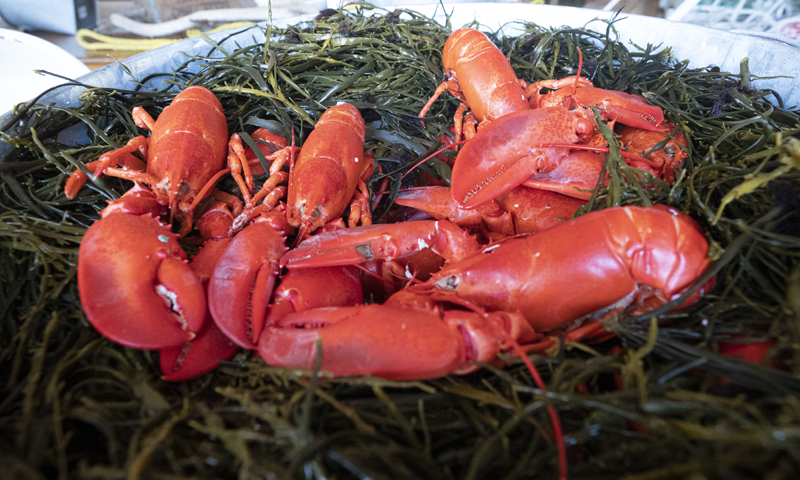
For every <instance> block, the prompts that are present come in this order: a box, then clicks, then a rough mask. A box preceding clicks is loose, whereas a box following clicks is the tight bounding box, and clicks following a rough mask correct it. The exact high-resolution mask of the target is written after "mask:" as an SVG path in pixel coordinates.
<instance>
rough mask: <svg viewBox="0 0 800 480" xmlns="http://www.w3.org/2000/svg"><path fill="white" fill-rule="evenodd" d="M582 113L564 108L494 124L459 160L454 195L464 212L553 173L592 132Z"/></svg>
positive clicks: (465, 148) (533, 112) (515, 115)
mask: <svg viewBox="0 0 800 480" xmlns="http://www.w3.org/2000/svg"><path fill="white" fill-rule="evenodd" d="M585 115H586V114H585V113H584V112H583V111H581V110H566V109H564V108H560V107H550V108H539V109H536V110H527V111H521V112H516V113H512V114H509V115H506V116H504V117H501V118H499V119H497V120H495V121H494V122H492V123H491V124H490V125H489V126H488V127H486V128H484V129H483V130H481V131H479V132H478V133H477V135H475V136H474V137H473V138H472V140H470V141H469V142H467V143H466V144H465V145H464V146H463V147H462V149H461V151H460V152H459V153H458V156H457V157H456V162H455V166H454V167H453V175H452V184H451V190H452V192H453V199H455V201H456V202H457V203H458V204H460V205H461V206H463V207H464V208H475V207H477V206H479V205H482V204H484V203H486V202H489V201H491V200H494V199H495V198H497V197H498V196H500V195H502V194H504V193H506V192H508V191H509V190H511V189H512V188H514V187H516V186H518V185H520V184H522V183H523V182H524V181H525V180H527V179H528V177H530V176H531V175H534V174H536V173H538V172H546V171H549V170H552V169H553V168H555V167H556V166H557V165H558V164H559V162H560V160H561V159H562V158H564V157H566V156H567V155H568V154H569V150H568V149H567V148H555V147H542V145H553V144H556V145H563V144H575V143H578V142H579V141H581V140H582V139H584V138H586V137H587V136H588V135H590V134H591V133H592V132H593V131H594V127H595V125H594V120H592V119H589V118H586V116H585Z"/></svg>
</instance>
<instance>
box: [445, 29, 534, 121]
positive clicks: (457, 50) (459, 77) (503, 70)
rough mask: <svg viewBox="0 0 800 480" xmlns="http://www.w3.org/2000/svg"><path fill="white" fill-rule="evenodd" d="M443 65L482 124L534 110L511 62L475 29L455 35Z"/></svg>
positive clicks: (447, 47)
mask: <svg viewBox="0 0 800 480" xmlns="http://www.w3.org/2000/svg"><path fill="white" fill-rule="evenodd" d="M442 63H443V64H444V68H445V71H446V72H447V74H448V76H449V77H450V78H451V80H456V81H457V82H458V86H459V88H460V89H461V92H463V95H464V98H465V99H466V103H467V105H469V108H470V110H472V113H473V114H474V115H475V118H477V120H478V121H480V122H482V121H484V120H489V121H493V120H495V119H497V118H500V117H502V116H503V115H507V114H509V113H513V112H518V111H521V110H528V109H530V106H529V105H528V101H527V100H526V98H525V93H524V91H523V89H522V86H521V85H520V82H519V80H518V79H517V75H516V74H515V73H514V69H513V68H511V62H510V61H509V60H508V58H506V56H505V55H504V54H503V52H501V51H500V49H498V48H497V47H496V46H495V45H494V43H492V41H491V40H489V38H488V37H487V36H486V35H484V34H483V33H481V32H479V31H477V30H474V29H472V28H460V29H458V30H456V31H455V32H453V33H452V34H451V35H450V36H449V37H448V38H447V41H446V42H445V44H444V49H443V50H442Z"/></svg>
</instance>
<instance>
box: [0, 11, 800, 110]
mask: <svg viewBox="0 0 800 480" xmlns="http://www.w3.org/2000/svg"><path fill="white" fill-rule="evenodd" d="M499 1H503V2H504V3H517V2H521V1H523V0H499ZM342 2H343V0H306V1H295V0H271V1H270V0H24V1H19V0H0V58H2V59H3V60H4V61H5V62H6V64H7V65H9V64H10V65H14V67H15V68H4V69H2V71H0V87H1V88H3V91H4V92H6V93H7V94H6V95H4V98H3V99H0V113H2V112H5V111H7V110H9V109H10V108H11V106H13V105H14V104H15V103H17V102H21V101H25V100H27V99H29V98H31V97H32V96H34V95H35V94H37V93H38V92H40V91H42V90H43V89H45V88H47V87H48V86H50V85H55V84H58V83H60V82H62V81H63V80H61V79H59V78H56V77H53V76H45V75H40V74H38V75H37V74H35V73H34V70H37V69H42V70H47V71H49V72H53V73H57V74H59V75H63V76H65V77H69V78H76V77H78V76H80V75H83V74H84V73H87V72H89V71H91V70H95V69H97V68H100V67H102V66H104V65H108V64H109V63H113V62H116V61H117V60H121V59H124V58H126V57H129V56H131V55H135V54H137V53H140V52H142V51H146V50H149V49H152V48H156V47H159V46H162V45H165V44H167V43H170V42H175V41H178V40H181V39H184V38H187V37H191V36H196V35H200V32H208V31H212V30H214V29H222V28H229V27H231V26H236V25H238V24H242V23H252V22H259V21H265V20H268V19H270V18H271V19H273V20H277V19H283V18H289V17H295V16H298V15H316V14H318V13H319V12H320V11H321V10H324V9H327V8H337V7H338V6H340V5H341V4H342ZM461 2H470V0H461ZM371 3H373V4H374V5H376V6H379V7H385V8H391V7H393V6H395V5H411V4H421V3H439V2H432V0H372V1H371ZM449 3H456V2H450V1H444V4H445V5H447V4H449ZM525 3H534V4H549V5H561V6H569V7H579V8H588V9H597V10H613V11H619V10H621V11H622V12H623V13H627V14H637V15H647V16H653V17H661V18H666V19H669V20H675V21H681V22H688V23H694V24H699V25H704V26H708V27H715V28H722V29H727V30H736V31H747V32H751V33H752V34H755V35H759V36H764V37H767V38H770V39H774V40H776V41H785V42H789V43H792V40H797V39H800V0H644V1H634V0H532V1H531V0H526V1H525ZM792 44H794V45H800V44H798V43H792Z"/></svg>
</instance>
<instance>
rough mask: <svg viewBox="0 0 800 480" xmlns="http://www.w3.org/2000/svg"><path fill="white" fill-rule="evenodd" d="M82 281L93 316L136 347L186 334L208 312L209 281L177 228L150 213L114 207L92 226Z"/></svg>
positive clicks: (179, 339) (156, 345)
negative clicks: (196, 268)
mask: <svg viewBox="0 0 800 480" xmlns="http://www.w3.org/2000/svg"><path fill="white" fill-rule="evenodd" d="M121 208H122V207H119V209H121ZM78 286H79V288H80V296H81V303H82V304H83V309H84V311H85V312H86V316H87V318H88V319H89V322H91V324H92V325H93V326H94V327H95V328H96V329H97V331H99V332H100V333H101V334H103V335H104V336H105V337H107V338H109V339H111V340H112V341H114V342H117V343H120V344H122V345H125V346H128V347H132V348H140V349H160V348H164V347H170V346H174V345H180V344H182V343H184V342H187V341H189V340H191V339H192V338H193V337H194V336H195V333H196V332H198V331H199V330H200V328H201V327H202V325H203V320H204V319H205V315H206V301H205V293H204V292H203V286H202V285H201V283H200V281H199V280H198V278H197V277H196V276H195V274H194V273H193V272H192V270H191V269H190V268H189V266H188V265H187V263H186V254H185V253H184V252H183V249H181V247H180V245H178V241H177V236H176V235H175V234H173V233H172V232H171V231H170V228H169V226H167V225H164V224H162V223H160V222H159V221H158V220H156V219H155V218H153V217H152V216H150V215H149V214H144V215H134V214H128V213H125V212H124V211H119V210H118V209H117V208H114V209H112V210H111V211H110V213H108V214H107V215H106V216H105V217H104V218H102V219H101V220H98V221H96V222H95V223H93V224H92V226H91V227H89V230H87V232H86V235H85V236H84V237H83V241H82V242H81V247H80V252H79V261H78Z"/></svg>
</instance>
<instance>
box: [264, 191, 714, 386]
mask: <svg viewBox="0 0 800 480" xmlns="http://www.w3.org/2000/svg"><path fill="white" fill-rule="evenodd" d="M408 223H409V222H407V223H406V224H402V225H390V226H382V228H384V230H380V232H381V234H379V235H375V234H374V231H373V230H374V229H375V228H376V227H375V226H373V227H369V228H364V227H358V228H356V229H349V230H348V231H347V232H346V233H347V236H342V235H340V232H332V233H323V234H321V235H318V236H317V237H314V238H312V239H310V240H308V241H306V242H304V243H303V244H301V245H300V247H299V248H297V249H295V250H292V251H289V252H288V253H286V255H284V257H283V258H282V259H281V263H282V264H285V265H286V266H287V267H288V268H289V269H294V268H305V267H308V266H314V265H332V264H346V263H356V262H360V261H363V260H364V259H372V258H375V257H376V256H378V255H379V254H380V255H383V256H384V258H385V257H386V256H390V257H397V256H399V255H401V254H404V253H406V252H407V251H410V250H414V248H411V247H413V245H414V244H415V243H416V244H417V245H418V246H417V249H419V248H424V247H427V246H429V245H432V244H435V245H436V248H435V251H439V252H443V251H445V250H446V249H447V248H450V247H448V245H447V244H446V243H445V242H446V241H447V240H448V239H450V238H453V239H459V242H461V239H462V238H463V237H462V236H458V235H455V236H448V237H444V236H439V237H437V238H435V239H434V238H431V237H428V238H425V239H424V240H423V241H420V239H419V237H418V236H414V235H409V229H408V228H407V226H408ZM445 223H446V222H445V221H444V220H443V221H440V222H438V225H439V226H441V225H443V224H445ZM392 230H393V231H394V234H390V233H389V232H390V231H392ZM432 230H433V229H431V230H427V231H432ZM361 231H363V232H364V234H365V235H366V234H369V235H367V236H362V235H360V234H359V232H361ZM384 232H386V233H384ZM386 245H392V247H390V248H389V247H386ZM462 245H463V243H462ZM469 248H471V247H466V249H464V248H459V249H458V250H459V251H461V252H464V253H466V252H467V251H468V249H469ZM365 252H369V254H365ZM381 252H382V253H381ZM707 254H708V242H707V241H706V239H705V237H704V236H703V235H702V233H701V231H700V229H699V227H698V226H697V224H696V223H695V222H694V221H693V220H691V218H689V217H688V216H687V215H684V214H680V213H677V212H676V211H674V210H672V209H666V208H663V207H662V208H658V209H656V208H642V207H618V208H611V209H606V210H601V211H598V212H594V213H590V214H587V215H584V216H582V217H579V218H577V219H574V220H571V221H569V222H565V223H563V224H561V225H559V226H556V227H553V228H550V229H547V230H545V231H543V232H541V233H538V234H536V235H529V236H524V237H519V238H513V239H509V240H506V241H502V242H500V243H496V244H492V245H490V246H487V247H483V248H479V250H477V251H476V253H473V254H471V255H468V256H466V257H465V258H463V259H462V260H455V258H456V257H455V256H451V257H450V258H451V259H453V261H452V262H451V263H450V264H449V265H447V266H445V268H443V269H442V270H441V271H440V272H438V273H436V274H434V275H433V277H432V278H431V279H430V280H428V281H427V282H425V283H422V284H418V285H413V286H410V287H407V288H406V289H405V290H404V291H402V292H400V293H398V294H396V296H395V297H397V298H395V297H392V298H391V299H390V300H389V301H388V302H387V304H386V305H384V306H382V307H375V306H371V307H357V308H354V309H350V310H347V312H344V313H343V312H341V311H339V310H324V311H309V312H307V313H299V314H294V315H289V316H287V317H285V318H284V319H283V320H281V321H280V322H278V323H276V324H273V325H271V326H269V327H268V328H267V329H266V330H265V331H264V333H263V334H262V342H265V341H266V342H268V343H265V344H263V345H262V344H259V351H260V353H261V355H262V357H263V358H264V359H265V360H266V361H267V362H268V363H271V364H275V365H283V366H287V367H300V368H311V367H312V366H313V362H314V358H315V353H314V352H315V351H316V350H315V346H314V345H315V342H316V341H317V339H321V340H322V345H323V348H324V349H325V350H324V354H323V364H322V368H323V369H325V370H332V371H334V372H340V373H358V374H373V375H381V376H386V377H387V378H398V379H399V378H404V379H408V378H431V377H434V376H440V375H443V374H444V373H453V372H457V371H462V370H468V369H470V368H471V362H472V361H474V360H476V359H478V357H477V356H476V353H475V352H478V351H484V352H485V351H487V350H485V349H484V350H482V349H481V348H479V347H480V346H481V345H484V346H485V345H494V346H495V347H496V346H497V345H505V347H502V348H500V349H499V350H503V349H505V348H507V346H508V345H509V344H510V343H509V342H511V341H516V342H519V343H531V342H532V341H534V340H536V339H537V338H538V336H537V335H536V334H535V333H533V331H537V332H548V331H552V330H554V329H557V328H563V327H568V326H569V327H572V328H574V327H576V326H578V323H576V322H582V321H584V320H586V319H588V318H594V316H598V315H600V316H602V315H604V314H607V313H608V312H609V311H611V310H615V309H623V308H626V307H628V306H629V305H630V306H633V308H638V309H651V308H653V307H654V306H657V305H660V304H663V303H664V302H667V301H670V300H673V299H675V298H677V297H678V296H679V295H681V294H682V293H683V291H684V290H685V289H686V288H687V287H688V286H689V285H690V284H691V283H692V282H693V281H694V280H696V279H697V278H698V277H699V276H700V275H701V274H702V273H703V271H704V270H705V268H706V267H707V266H708V264H709V259H708V256H707ZM420 299H421V300H420ZM427 299H430V300H433V301H436V302H439V303H440V304H442V303H441V302H445V303H444V304H448V303H449V304H454V305H474V306H477V307H479V309H478V310H475V309H473V310H475V311H477V312H480V311H481V310H480V309H485V310H486V311H488V312H497V313H499V312H519V313H520V314H521V315H522V316H523V317H524V318H525V319H526V320H527V322H528V324H529V325H530V326H531V327H532V329H533V330H528V329H526V328H522V327H519V326H517V325H516V324H515V323H514V321H513V318H512V317H513V315H511V314H508V313H506V315H507V317H504V318H506V323H501V324H497V323H496V322H497V320H496V318H495V317H492V316H491V315H489V316H486V315H483V314H480V315H477V316H476V317H472V316H470V318H472V320H468V321H467V320H463V321H461V322H460V323H459V321H453V322H451V321H449V320H447V318H449V317H441V315H442V311H441V309H438V310H437V309H434V310H433V312H434V313H435V315H434V314H433V313H432V312H431V311H428V310H430V309H429V308H428V309H426V308H418V307H420V305H424V303H425V302H426V301H428V300H427ZM693 300H696V298H694V299H693ZM396 308H400V309H402V312H399V313H397V314H395V313H389V312H390V310H392V309H396ZM417 312H419V313H417ZM436 312H438V313H436ZM462 313H463V312H462ZM459 315H460V314H459ZM384 316H387V317H386V318H392V320H386V322H384V320H383V318H384ZM414 316H419V320H411V318H412V317H414ZM437 318H440V319H441V321H442V322H443V323H441V324H438V326H435V327H434V326H429V325H427V324H428V323H430V322H433V321H434V320H435V319H437ZM370 325H373V326H370ZM417 325H421V326H419V327H417ZM422 325H424V326H422ZM498 325H502V326H503V328H500V327H498ZM432 328H435V329H438V330H440V331H439V333H437V338H436V339H434V338H432V337H431V336H432V331H430V330H429V329H432ZM373 329H380V330H379V332H378V333H375V336H374V337H373V336H372V334H371V332H372V330H373ZM595 330H597V328H595ZM512 332H517V333H516V334H513V335H512ZM514 335H520V336H519V337H514ZM442 336H447V337H448V338H449V340H447V342H449V343H447V344H448V345H450V347H448V348H452V349H453V350H450V351H449V353H448V354H447V355H445V356H446V357H448V358H458V359H461V360H460V363H459V362H456V363H457V364H451V369H450V370H449V371H444V370H443V369H442V367H441V363H440V362H441V359H442V358H443V357H442V355H443V354H442V353H441V350H440V348H442V347H440V345H442V343H441V342H445V340H442ZM276 338H280V342H278V341H277V340H276ZM348 338H352V339H353V340H352V342H348V341H347V339H348ZM389 338H391V340H388V339H389ZM387 341H389V342H390V343H391V345H392V346H394V345H397V346H398V347H397V348H398V350H397V353H396V356H392V357H391V358H386V357H387V355H388V353H387V352H389V351H390V348H389V347H387V346H386V343H385V342H387ZM400 345H403V346H404V347H405V348H403V349H402V350H401V349H400V348H399V346H400ZM431 345H434V346H432V347H431V348H430V349H429V346H431ZM391 348H394V347H391ZM487 348H488V347H487ZM492 348H494V347H492ZM489 350H491V348H490V349H489ZM499 350H495V352H497V351H499ZM354 351H358V352H360V353H359V354H358V355H359V358H361V359H363V358H367V357H380V356H383V357H382V359H381V360H380V361H379V365H381V366H378V367H374V368H373V366H372V364H371V363H369V362H366V361H363V362H359V363H358V367H357V368H355V367H354V366H352V363H353V362H352V360H351V359H350V356H352V355H353V354H354ZM391 351H393V352H394V350H391ZM434 352H435V353H434ZM480 359H481V360H485V357H480ZM426 360H429V361H430V362H428V361H426ZM388 364H391V365H393V367H392V368H393V370H392V373H390V372H388V371H386V370H385V368H386V367H385V365H388ZM434 366H435V367H434ZM429 367H430V368H429Z"/></svg>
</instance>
